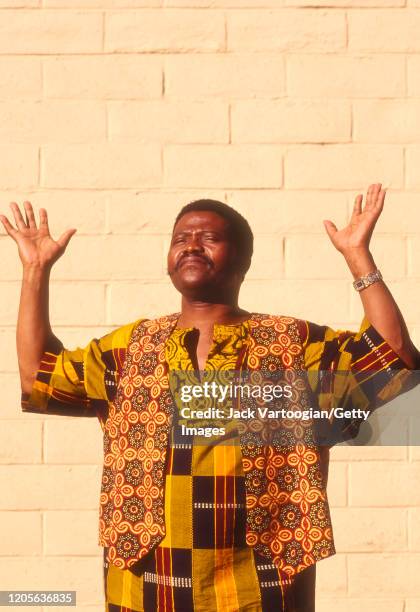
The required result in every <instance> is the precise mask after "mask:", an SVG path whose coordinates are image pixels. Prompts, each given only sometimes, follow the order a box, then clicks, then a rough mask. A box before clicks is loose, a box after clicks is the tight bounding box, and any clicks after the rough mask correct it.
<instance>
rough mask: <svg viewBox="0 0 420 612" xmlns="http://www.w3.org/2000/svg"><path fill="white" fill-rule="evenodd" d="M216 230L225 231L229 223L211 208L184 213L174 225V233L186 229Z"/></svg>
mask: <svg viewBox="0 0 420 612" xmlns="http://www.w3.org/2000/svg"><path fill="white" fill-rule="evenodd" d="M208 229H211V230H213V231H214V230H216V231H220V232H227V230H228V229H229V223H228V221H227V220H226V219H224V218H223V217H221V216H220V215H219V214H217V213H215V212H213V211H211V210H193V211H191V212H188V213H185V215H182V217H181V218H180V219H179V221H178V222H177V224H176V225H175V227H174V234H175V233H179V232H183V231H188V230H208Z"/></svg>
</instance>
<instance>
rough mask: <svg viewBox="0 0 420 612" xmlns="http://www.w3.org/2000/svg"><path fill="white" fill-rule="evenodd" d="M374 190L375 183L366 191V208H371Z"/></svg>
mask: <svg viewBox="0 0 420 612" xmlns="http://www.w3.org/2000/svg"><path fill="white" fill-rule="evenodd" d="M372 191H373V184H372V185H369V187H368V190H367V193H366V200H365V209H366V208H370V206H371V204H372Z"/></svg>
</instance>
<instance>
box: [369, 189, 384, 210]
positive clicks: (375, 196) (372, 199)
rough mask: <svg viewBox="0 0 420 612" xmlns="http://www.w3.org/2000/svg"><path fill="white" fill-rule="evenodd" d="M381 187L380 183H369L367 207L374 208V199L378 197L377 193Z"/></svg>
mask: <svg viewBox="0 0 420 612" xmlns="http://www.w3.org/2000/svg"><path fill="white" fill-rule="evenodd" d="M381 187H382V183H374V184H373V185H371V197H370V203H369V206H366V208H368V209H372V208H375V206H376V200H377V199H378V194H379V192H380V190H381Z"/></svg>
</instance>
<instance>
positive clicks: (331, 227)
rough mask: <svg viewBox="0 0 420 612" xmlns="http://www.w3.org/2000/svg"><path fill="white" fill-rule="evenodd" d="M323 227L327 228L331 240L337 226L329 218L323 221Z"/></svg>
mask: <svg viewBox="0 0 420 612" xmlns="http://www.w3.org/2000/svg"><path fill="white" fill-rule="evenodd" d="M324 227H325V229H326V230H327V234H328V236H329V237H330V238H331V240H332V239H333V237H334V234H336V233H337V232H338V229H337V226H336V225H335V224H334V223H333V222H332V221H330V220H328V219H327V220H325V221H324Z"/></svg>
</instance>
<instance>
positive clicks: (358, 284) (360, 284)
mask: <svg viewBox="0 0 420 612" xmlns="http://www.w3.org/2000/svg"><path fill="white" fill-rule="evenodd" d="M364 286H365V284H364V282H363V281H362V279H359V280H357V281H355V282H354V288H355V289H357V291H360V289H363V287H364Z"/></svg>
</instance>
